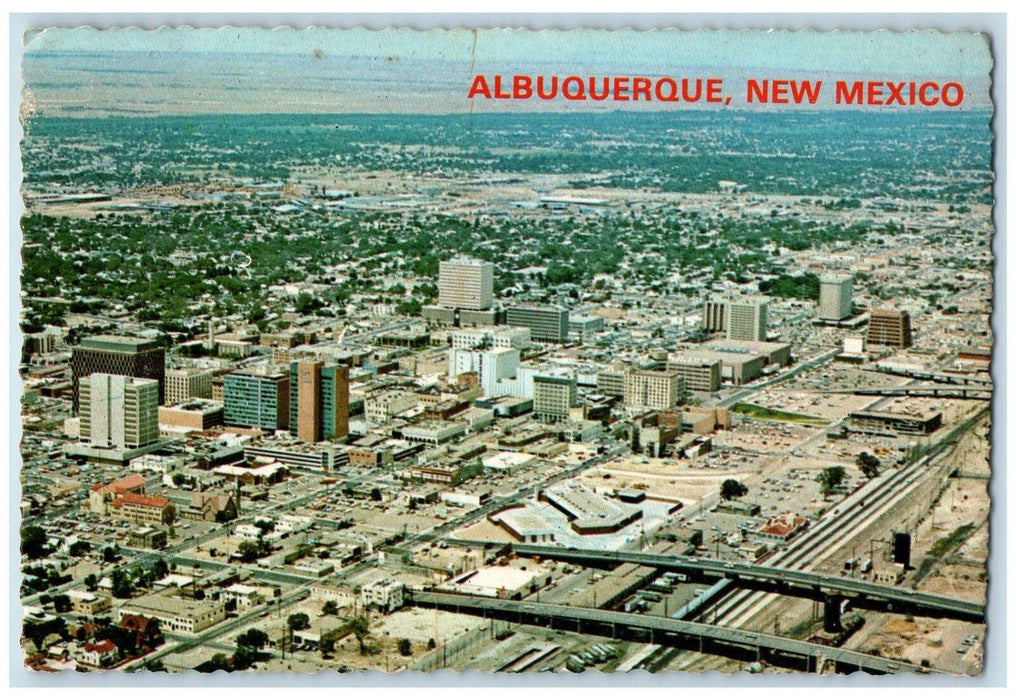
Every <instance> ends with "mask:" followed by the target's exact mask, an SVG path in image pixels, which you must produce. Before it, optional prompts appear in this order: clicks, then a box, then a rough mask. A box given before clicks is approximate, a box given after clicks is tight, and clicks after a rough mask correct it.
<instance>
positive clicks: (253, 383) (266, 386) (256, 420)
mask: <svg viewBox="0 0 1016 700" xmlns="http://www.w3.org/2000/svg"><path fill="white" fill-rule="evenodd" d="M222 398H223V403H224V405H225V413H224V415H225V420H226V425H236V426H239V427H243V428H261V429H263V430H285V429H286V428H288V427H289V373H288V372H273V371H268V370H239V371H236V372H230V373H229V374H227V375H226V377H225V379H224V382H223V387H222Z"/></svg>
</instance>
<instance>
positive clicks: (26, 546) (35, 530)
mask: <svg viewBox="0 0 1016 700" xmlns="http://www.w3.org/2000/svg"><path fill="white" fill-rule="evenodd" d="M46 542H47V538H46V531H45V530H43V529H42V528H41V527H38V526H36V525H25V526H24V527H22V528H21V553H22V554H24V555H25V556H26V557H28V558H29V559H41V558H42V557H44V556H45V555H46V553H47V552H48V551H49V549H48V548H47V547H46Z"/></svg>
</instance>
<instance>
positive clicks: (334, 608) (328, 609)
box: [321, 600, 339, 615]
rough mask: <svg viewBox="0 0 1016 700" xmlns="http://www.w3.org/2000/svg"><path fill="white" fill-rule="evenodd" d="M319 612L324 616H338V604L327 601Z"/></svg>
mask: <svg viewBox="0 0 1016 700" xmlns="http://www.w3.org/2000/svg"><path fill="white" fill-rule="evenodd" d="M321 612H322V613H323V614H325V615H338V614H339V604H338V603H336V602H335V601H334V600H329V601H327V602H326V603H325V605H324V607H323V608H321Z"/></svg>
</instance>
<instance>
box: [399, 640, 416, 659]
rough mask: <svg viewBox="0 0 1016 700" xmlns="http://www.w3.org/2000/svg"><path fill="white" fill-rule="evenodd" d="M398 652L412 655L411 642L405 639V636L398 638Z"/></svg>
mask: <svg viewBox="0 0 1016 700" xmlns="http://www.w3.org/2000/svg"><path fill="white" fill-rule="evenodd" d="M399 653H400V654H402V655H403V656H412V655H413V643H412V642H411V641H409V640H408V639H406V638H405V637H403V638H402V639H400V640H399Z"/></svg>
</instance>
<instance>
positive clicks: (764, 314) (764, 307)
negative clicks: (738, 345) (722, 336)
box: [727, 297, 769, 341]
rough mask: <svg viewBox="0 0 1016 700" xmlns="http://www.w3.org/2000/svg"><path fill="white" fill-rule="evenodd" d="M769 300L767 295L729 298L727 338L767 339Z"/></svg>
mask: <svg viewBox="0 0 1016 700" xmlns="http://www.w3.org/2000/svg"><path fill="white" fill-rule="evenodd" d="M768 313H769V300H768V299H767V298H765V297H733V298H730V299H727V338H728V339H729V340H756V341H758V340H762V341H764V340H765V339H766V336H767V334H768V332H769V328H768Z"/></svg>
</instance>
